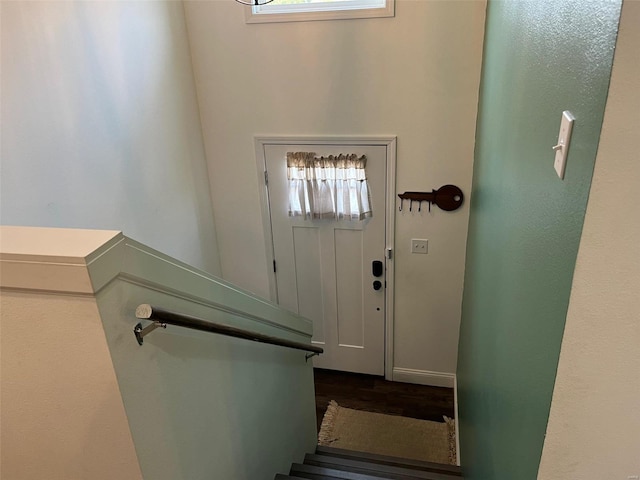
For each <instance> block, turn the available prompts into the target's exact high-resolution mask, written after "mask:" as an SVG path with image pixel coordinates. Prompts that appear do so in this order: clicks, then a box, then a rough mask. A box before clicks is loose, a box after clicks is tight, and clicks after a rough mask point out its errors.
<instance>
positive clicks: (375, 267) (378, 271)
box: [371, 260, 383, 290]
mask: <svg viewBox="0 0 640 480" xmlns="http://www.w3.org/2000/svg"><path fill="white" fill-rule="evenodd" d="M382 271H383V270H382V262H381V261H380V260H374V261H373V262H371V273H373V276H374V277H381V276H382ZM376 290H377V289H376Z"/></svg>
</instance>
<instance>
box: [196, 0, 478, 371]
mask: <svg viewBox="0 0 640 480" xmlns="http://www.w3.org/2000/svg"><path fill="white" fill-rule="evenodd" d="M185 10H186V14H187V23H188V27H189V36H190V39H191V46H192V52H193V66H194V72H195V76H196V84H197V88H198V98H199V99H200V107H201V112H202V124H203V131H204V133H205V144H206V150H207V159H208V162H209V174H210V181H211V190H212V197H213V204H214V211H215V217H216V227H217V230H218V240H219V247H220V256H221V264H222V272H223V276H224V278H225V279H226V280H229V281H231V282H233V283H235V284H237V285H240V286H242V287H244V288H246V289H248V290H250V291H252V292H255V293H257V294H260V295H263V296H265V297H268V295H269V288H268V277H267V272H268V270H267V267H268V266H267V262H266V258H265V239H264V230H263V228H262V220H261V216H260V200H259V188H261V187H260V186H259V184H258V175H257V169H256V161H255V150H254V143H253V136H254V135H329V136H330V135H356V136H365V135H397V136H398V151H397V153H398V156H397V181H396V183H397V193H402V192H404V191H407V190H408V191H431V189H433V188H438V187H440V186H441V185H445V184H448V183H453V184H457V185H459V186H460V188H462V190H463V191H464V192H466V193H468V192H469V190H470V187H471V174H472V163H473V145H474V142H473V139H474V131H475V121H476V112H477V102H478V85H479V80H480V62H481V55H482V35H483V26H484V12H485V3H484V1H455V2H439V1H414V0H397V1H396V16H395V17H394V18H378V19H360V20H335V21H316V22H292V23H274V24H259V25H258V24H253V25H247V24H245V21H244V12H243V8H242V7H241V6H240V5H238V4H237V3H235V2H227V1H224V2H223V1H211V2H196V1H186V2H185ZM398 205H399V203H398ZM405 206H406V203H405ZM468 206H469V205H468V203H467V204H465V205H464V206H463V207H462V208H461V209H460V210H458V211H455V212H444V211H442V210H439V209H438V208H434V209H432V212H431V213H429V212H427V208H423V209H422V212H421V213H418V212H417V211H415V210H416V209H414V212H413V213H410V212H409V211H408V208H405V209H404V211H403V212H402V213H400V212H397V213H396V225H395V247H396V253H395V288H396V290H395V366H396V367H402V368H409V369H418V370H427V371H436V372H446V373H451V374H452V373H454V372H455V369H456V361H457V344H458V330H459V322H460V305H461V298H462V282H463V274H464V254H465V239H466V234H467V224H468V212H469V210H468ZM240 212H241V215H240ZM412 238H426V239H429V254H428V255H415V254H411V253H410V252H409V250H410V241H411V239H412ZM383 253H384V252H380V255H382V254H383Z"/></svg>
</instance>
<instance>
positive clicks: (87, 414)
mask: <svg viewBox="0 0 640 480" xmlns="http://www.w3.org/2000/svg"><path fill="white" fill-rule="evenodd" d="M0 309H1V310H2V337H1V338H2V343H1V347H2V409H1V415H2V433H1V436H0V440H1V441H2V457H1V459H0V463H1V464H2V478H3V479H5V480H38V479H41V478H48V479H51V480H67V479H70V478H86V479H89V478H90V479H95V480H109V479H113V478H122V479H131V480H134V479H140V480H141V479H142V473H141V471H140V467H139V466H138V458H137V457H136V450H135V448H134V444H133V439H132V437H131V432H130V431H129V423H128V422H127V416H126V414H125V409H124V406H123V403H122V397H121V396H120V390H119V388H118V382H117V381H116V375H115V372H114V370H113V365H112V363H111V356H110V354H109V348H108V347H107V342H106V340H105V337H104V331H103V330H102V323H101V322H100V317H99V315H98V308H97V306H96V302H95V299H93V298H88V297H80V296H72V295H58V296H55V295H49V294H46V293H34V292H11V291H2V292H1V293H0Z"/></svg>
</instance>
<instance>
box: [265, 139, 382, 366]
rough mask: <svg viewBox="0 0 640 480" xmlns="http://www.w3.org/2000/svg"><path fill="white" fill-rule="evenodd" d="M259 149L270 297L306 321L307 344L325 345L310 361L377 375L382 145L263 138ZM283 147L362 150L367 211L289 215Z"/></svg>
mask: <svg viewBox="0 0 640 480" xmlns="http://www.w3.org/2000/svg"><path fill="white" fill-rule="evenodd" d="M261 148H262V152H261V154H262V155H263V156H264V161H265V168H266V171H267V175H268V182H267V185H268V187H267V196H268V204H269V214H270V221H271V234H272V239H273V255H274V259H275V263H274V266H275V283H276V289H275V290H276V296H277V301H278V303H279V304H280V305H281V306H282V307H284V308H286V309H288V310H291V311H293V312H296V313H298V314H300V315H302V316H304V317H306V318H309V319H310V320H312V322H313V327H314V335H313V343H314V344H317V345H319V346H322V347H323V348H324V350H325V353H324V355H321V356H320V357H315V358H314V366H316V367H319V368H328V369H335V370H344V371H350V372H360V373H368V374H374V375H383V374H384V371H385V370H384V369H385V310H386V309H385V299H386V295H385V288H386V273H387V268H386V267H387V263H388V261H387V259H386V258H385V249H386V248H387V247H388V242H387V238H386V232H387V228H386V227H387V215H386V198H387V192H386V190H387V162H388V161H389V156H388V151H387V150H388V149H389V148H391V147H390V145H364V144H353V145H344V144H341V145H331V144H315V145H314V144H295V143H291V144H287V145H285V144H268V143H265V144H262V145H261ZM287 152H315V153H316V154H317V156H327V155H338V154H341V153H342V154H351V153H354V154H357V155H358V156H361V155H365V156H366V157H367V164H366V174H367V179H368V182H369V187H370V196H371V205H372V212H373V216H372V217H370V218H367V219H365V220H362V221H357V220H356V221H353V220H336V219H321V220H311V219H304V218H301V217H291V216H289V214H288V206H289V204H288V183H287V170H286V157H287ZM376 261H377V262H379V263H378V264H377V265H376V267H375V268H374V262H376ZM376 275H377V276H376ZM375 282H378V283H375Z"/></svg>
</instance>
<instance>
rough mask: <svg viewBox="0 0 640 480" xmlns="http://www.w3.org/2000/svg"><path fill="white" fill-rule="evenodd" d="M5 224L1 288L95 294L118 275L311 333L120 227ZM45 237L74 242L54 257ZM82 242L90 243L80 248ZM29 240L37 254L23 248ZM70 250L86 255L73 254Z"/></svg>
mask: <svg viewBox="0 0 640 480" xmlns="http://www.w3.org/2000/svg"><path fill="white" fill-rule="evenodd" d="M6 228H7V227H0V229H1V233H0V235H1V236H2V238H3V240H7V241H3V242H2V243H1V244H0V272H1V275H0V288H8V289H17V290H22V291H39V292H48V293H62V294H67V295H92V296H93V295H96V294H97V293H98V292H99V291H100V290H101V289H102V288H104V287H105V286H106V285H107V284H109V283H110V282H112V281H113V280H115V279H121V280H123V281H127V282H131V283H136V284H138V285H142V286H144V287H146V288H149V289H152V290H155V291H161V292H163V293H167V294H169V295H172V296H176V297H180V298H184V299H187V300H189V301H193V302H196V303H199V304H202V305H205V306H207V307H210V308H214V309H216V310H221V311H224V312H227V313H230V314H233V315H237V316H241V317H244V318H247V319H250V320H253V321H258V322H260V323H263V324H267V325H270V326H274V327H277V328H280V329H284V330H287V331H291V332H294V333H298V334H302V335H305V336H307V337H311V334H312V324H311V322H310V321H309V320H307V319H306V318H303V317H301V316H299V315H297V314H294V313H293V312H289V311H287V310H283V309H282V308H280V307H278V306H277V305H275V304H273V303H271V302H269V301H267V300H264V299H262V298H259V297H257V296H255V295H253V294H251V293H250V292H246V291H244V290H242V289H240V288H238V287H236V286H234V285H231V284H229V283H227V282H225V281H224V280H222V279H219V278H217V277H214V276H213V275H211V274H209V273H206V272H203V271H201V270H198V269H196V268H194V267H191V266H189V265H187V264H185V263H183V262H180V261H178V260H176V259H174V258H171V257H169V256H168V255H165V254H163V253H160V252H158V251H156V250H154V249H152V248H149V247H147V246H145V245H143V244H141V243H138V242H136V241H134V240H131V239H130V238H127V237H125V236H124V235H122V233H120V232H109V233H108V234H107V233H105V234H104V235H100V234H95V233H87V232H96V231H86V230H75V229H69V230H68V231H67V232H66V233H63V232H59V231H52V229H46V228H45V229H40V228H37V227H29V229H28V230H25V231H21V232H18V231H16V230H12V229H13V227H10V228H9V229H8V230H6V231H5V229H6ZM53 230H62V229H53ZM10 237H11V240H8V239H9V238H10ZM26 237H29V238H26ZM17 238H24V239H25V243H24V245H25V247H22V248H18V247H16V246H15V242H16V241H17V240H16V239H17ZM49 238H53V240H54V242H55V241H58V240H60V239H67V241H68V242H70V244H74V245H76V247H74V249H73V250H70V249H66V250H65V248H66V247H65V248H60V249H59V250H57V251H58V252H60V253H61V254H62V255H61V256H59V257H57V256H55V255H54V253H56V250H55V249H54V248H53V247H42V246H41V245H45V244H47V242H48V241H49ZM100 239H102V240H104V242H105V243H103V244H102V245H98V244H97V243H96V242H97V240H100ZM83 241H87V242H88V244H87V245H86V246H85V247H80V246H79V244H80V243H83ZM29 245H32V246H33V248H34V251H35V252H36V253H34V254H31V255H30V254H29V253H27V252H28V248H27V246H29ZM5 249H6V251H5ZM43 252H46V255H43V254H42V253H43ZM5 253H6V255H5ZM74 253H75V254H77V255H80V254H84V255H85V256H84V257H82V256H73V255H72V254H74ZM145 301H146V300H141V301H140V303H145ZM132 315H133V312H132Z"/></svg>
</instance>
